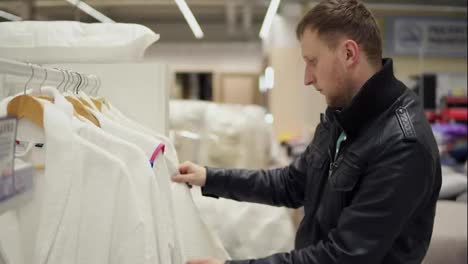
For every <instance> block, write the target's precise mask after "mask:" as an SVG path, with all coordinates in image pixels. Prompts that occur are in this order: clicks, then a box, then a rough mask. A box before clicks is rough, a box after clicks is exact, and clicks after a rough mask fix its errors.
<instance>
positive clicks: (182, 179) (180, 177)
mask: <svg viewBox="0 0 468 264" xmlns="http://www.w3.org/2000/svg"><path fill="white" fill-rule="evenodd" d="M194 177H195V174H194V173H189V174H179V175H176V176H172V181H174V182H179V183H181V182H182V183H183V182H190V181H191V180H193V179H194Z"/></svg>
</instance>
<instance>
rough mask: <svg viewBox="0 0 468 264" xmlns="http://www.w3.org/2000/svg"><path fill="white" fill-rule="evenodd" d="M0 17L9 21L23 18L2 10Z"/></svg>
mask: <svg viewBox="0 0 468 264" xmlns="http://www.w3.org/2000/svg"><path fill="white" fill-rule="evenodd" d="M0 17H3V18H4V19H6V20H10V21H21V20H23V19H22V18H21V17H19V16H16V15H13V14H11V13H8V12H5V11H3V10H0Z"/></svg>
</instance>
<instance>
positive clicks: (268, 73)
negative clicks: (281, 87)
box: [265, 66, 275, 90]
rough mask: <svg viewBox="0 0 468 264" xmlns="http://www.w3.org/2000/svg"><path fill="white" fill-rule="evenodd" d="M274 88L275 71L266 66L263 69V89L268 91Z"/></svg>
mask: <svg viewBox="0 0 468 264" xmlns="http://www.w3.org/2000/svg"><path fill="white" fill-rule="evenodd" d="M274 86H275V70H273V67H271V66H268V67H267V68H266V69H265V87H266V88H267V89H269V90H271V89H273V87H274Z"/></svg>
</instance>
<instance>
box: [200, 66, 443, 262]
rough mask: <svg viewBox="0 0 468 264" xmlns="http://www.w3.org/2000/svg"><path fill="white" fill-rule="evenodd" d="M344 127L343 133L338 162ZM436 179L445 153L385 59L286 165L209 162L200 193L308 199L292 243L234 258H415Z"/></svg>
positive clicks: (287, 202)
mask: <svg viewBox="0 0 468 264" xmlns="http://www.w3.org/2000/svg"><path fill="white" fill-rule="evenodd" d="M342 130H344V131H345V133H346V136H347V139H346V141H344V143H343V144H341V150H340V152H339V153H340V154H339V155H338V156H337V158H336V160H335V159H334V158H335V157H332V155H331V154H332V153H333V154H334V153H335V143H336V140H337V138H338V136H339V134H340V133H341V131H342ZM440 185H441V169H440V161H439V153H438V149H437V145H436V142H435V140H434V136H433V134H432V131H431V128H430V126H429V124H428V122H427V121H426V119H425V115H424V112H423V109H422V106H421V103H420V101H419V99H418V98H417V96H416V95H415V94H414V93H413V92H411V91H410V90H408V88H406V86H405V85H404V84H403V83H401V82H400V81H398V80H397V79H396V78H395V77H394V75H393V65H392V60H391V59H386V60H384V61H383V67H382V70H381V71H379V72H378V73H377V74H375V75H374V76H373V77H372V78H371V79H369V80H368V81H367V82H366V84H365V85H364V86H363V88H362V89H361V91H360V92H359V93H358V94H357V95H356V96H355V97H354V99H353V101H352V103H351V105H350V106H349V107H348V108H346V109H343V111H340V112H339V111H334V110H331V109H327V111H326V114H325V115H322V120H321V123H320V124H319V125H318V127H317V129H316V132H315V136H314V138H313V140H312V142H311V143H310V145H309V146H308V147H307V149H306V151H305V152H304V153H303V154H302V155H301V156H300V157H299V158H298V159H296V160H295V161H294V162H293V163H292V164H291V165H290V166H288V167H285V168H281V169H275V170H237V169H215V168H208V170H207V182H206V185H205V187H203V188H202V192H203V194H204V195H206V196H214V197H225V198H230V199H234V200H239V201H247V202H255V203H263V204H270V205H275V206H287V207H292V208H298V207H301V206H304V211H305V216H304V218H303V220H302V222H301V224H300V226H299V230H298V231H297V234H296V241H295V250H293V251H291V252H287V253H279V254H275V255H272V256H269V257H266V258H262V259H256V260H239V261H228V263H231V264H247V263H249V264H267V263H268V264H280V263H291V264H292V263H294V264H300V263H301V264H328V263H343V264H354V263H355V264H376V263H386V264H399V263H404V264H413V263H414V264H416V263H421V262H422V260H423V258H424V256H425V253H426V251H427V249H428V246H429V242H430V240H431V235H432V228H433V223H434V215H435V204H436V201H437V197H438V194H439V190H440ZM239 228H242V227H239ZM259 239H281V238H280V237H272V238H259Z"/></svg>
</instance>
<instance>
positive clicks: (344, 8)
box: [296, 0, 382, 65]
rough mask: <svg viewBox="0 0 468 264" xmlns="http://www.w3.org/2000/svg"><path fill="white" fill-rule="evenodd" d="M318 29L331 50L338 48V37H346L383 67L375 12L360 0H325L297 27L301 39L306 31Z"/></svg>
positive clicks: (298, 36)
mask: <svg viewBox="0 0 468 264" xmlns="http://www.w3.org/2000/svg"><path fill="white" fill-rule="evenodd" d="M307 29H309V30H317V32H318V35H319V37H321V38H323V39H324V40H325V41H326V42H327V45H328V46H329V47H330V48H336V45H337V44H338V43H337V37H339V36H340V35H345V36H346V37H348V38H351V39H353V40H354V41H356V43H357V44H358V45H359V46H361V47H362V49H363V50H364V52H365V53H366V55H367V57H368V59H369V62H371V63H372V64H374V65H380V63H381V59H382V38H381V35H380V30H379V27H378V26H377V23H376V21H375V18H374V16H373V15H372V13H371V12H370V11H369V9H367V8H366V7H365V6H364V4H363V3H361V2H360V1H358V0H325V1H322V2H320V3H319V4H317V5H316V6H315V7H314V8H312V9H311V10H310V11H309V12H307V14H306V15H305V16H304V17H303V18H302V19H301V21H300V22H299V24H298V25H297V28H296V35H297V38H298V39H300V38H301V37H302V35H303V34H304V31H305V30H307Z"/></svg>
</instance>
